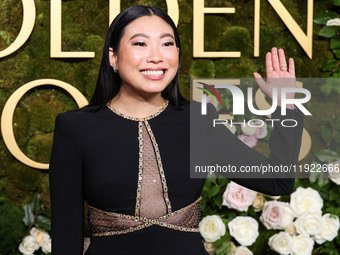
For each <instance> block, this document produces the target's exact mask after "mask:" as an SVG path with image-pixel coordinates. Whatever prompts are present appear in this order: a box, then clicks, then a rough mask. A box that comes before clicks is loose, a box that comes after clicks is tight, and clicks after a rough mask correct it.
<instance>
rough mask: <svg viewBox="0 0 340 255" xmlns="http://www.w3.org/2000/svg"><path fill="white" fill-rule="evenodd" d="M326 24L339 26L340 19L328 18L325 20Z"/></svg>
mask: <svg viewBox="0 0 340 255" xmlns="http://www.w3.org/2000/svg"><path fill="white" fill-rule="evenodd" d="M326 25H327V26H340V19H339V18H335V19H329V20H327V24H326Z"/></svg>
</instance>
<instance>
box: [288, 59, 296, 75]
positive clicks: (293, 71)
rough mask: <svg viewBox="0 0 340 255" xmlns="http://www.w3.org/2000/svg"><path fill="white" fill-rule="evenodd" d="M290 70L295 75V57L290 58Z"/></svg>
mask: <svg viewBox="0 0 340 255" xmlns="http://www.w3.org/2000/svg"><path fill="white" fill-rule="evenodd" d="M289 72H290V73H291V74H293V75H294V76H295V64H294V59H293V58H290V59H289Z"/></svg>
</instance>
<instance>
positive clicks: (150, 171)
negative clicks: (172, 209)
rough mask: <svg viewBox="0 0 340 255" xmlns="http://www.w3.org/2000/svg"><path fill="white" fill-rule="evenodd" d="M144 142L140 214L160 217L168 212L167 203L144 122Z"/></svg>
mask: <svg viewBox="0 0 340 255" xmlns="http://www.w3.org/2000/svg"><path fill="white" fill-rule="evenodd" d="M143 142H144V144H143V180H142V192H141V205H140V216H141V217H145V218H158V217H159V216H162V215H164V214H166V205H165V201H164V197H163V188H162V183H161V178H160V175H159V172H158V166H157V161H156V156H155V152H154V148H153V145H152V143H151V139H150V136H149V133H148V131H147V130H146V127H145V124H143Z"/></svg>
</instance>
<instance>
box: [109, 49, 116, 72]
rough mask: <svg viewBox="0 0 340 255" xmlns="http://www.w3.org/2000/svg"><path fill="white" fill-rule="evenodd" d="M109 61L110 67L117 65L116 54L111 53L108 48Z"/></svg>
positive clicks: (111, 50)
mask: <svg viewBox="0 0 340 255" xmlns="http://www.w3.org/2000/svg"><path fill="white" fill-rule="evenodd" d="M109 61H110V66H112V67H113V66H114V65H115V64H117V54H116V53H115V52H114V51H113V49H112V48H111V47H110V48H109Z"/></svg>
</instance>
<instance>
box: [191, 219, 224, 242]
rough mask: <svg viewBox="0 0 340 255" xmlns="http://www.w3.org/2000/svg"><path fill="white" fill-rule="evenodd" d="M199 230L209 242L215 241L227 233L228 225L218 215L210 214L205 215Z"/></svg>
mask: <svg viewBox="0 0 340 255" xmlns="http://www.w3.org/2000/svg"><path fill="white" fill-rule="evenodd" d="M198 227H199V231H200V233H201V235H202V236H203V238H204V240H205V241H207V242H215V241H216V240H218V239H220V237H221V236H224V235H225V232H226V227H225V225H224V223H223V221H222V219H221V218H220V216H218V215H209V216H206V217H204V218H203V219H202V220H201V221H200V223H199V225H198Z"/></svg>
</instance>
